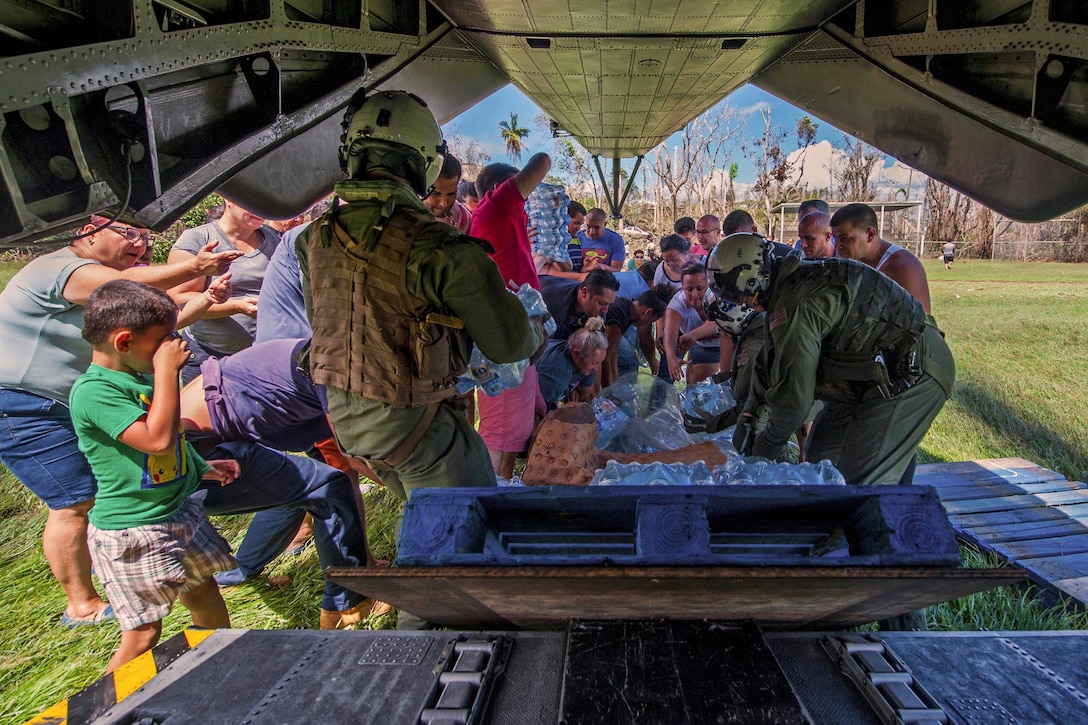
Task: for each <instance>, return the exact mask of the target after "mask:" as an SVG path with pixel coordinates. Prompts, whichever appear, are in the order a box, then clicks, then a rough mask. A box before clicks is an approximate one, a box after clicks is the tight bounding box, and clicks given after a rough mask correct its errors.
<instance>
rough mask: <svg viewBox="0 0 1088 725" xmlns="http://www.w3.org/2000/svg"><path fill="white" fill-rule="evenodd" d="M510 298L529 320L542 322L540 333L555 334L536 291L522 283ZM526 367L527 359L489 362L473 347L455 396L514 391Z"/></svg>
mask: <svg viewBox="0 0 1088 725" xmlns="http://www.w3.org/2000/svg"><path fill="white" fill-rule="evenodd" d="M511 286H513V285H511ZM513 294H515V295H517V298H518V299H519V300H521V304H522V305H523V306H524V307H525V311H526V312H528V313H529V316H530V317H536V316H542V317H544V318H545V319H544V332H545V333H546V334H548V335H551V334H552V333H553V332H555V320H553V319H551V317H548V306H547V305H546V304H544V298H543V297H541V296H540V292H539V291H538V290H535V289H533V288H532V287H530V286H529V284H528V283H526V284H523V285H522V286H521V287H520V288H518V291H517V292H514V293H513ZM527 367H529V360H528V358H526V359H525V360H518V361H517V362H512V363H496V362H492V361H490V360H488V359H487V357H485V356H484V354H483V353H482V352H480V348H478V347H476V345H475V344H473V346H472V355H471V356H470V357H469V362H468V370H467V371H466V372H464V373H462V374H461V376H460V377H458V378H457V392H458V393H460V394H462V395H464V394H465V393H467V392H468V391H470V390H472V389H473V388H479V389H480V390H482V391H484V393H485V394H486V395H490V396H495V395H498V394H499V393H501V392H502V391H503V390H506V389H507V388H516V387H517V386H519V385H521V382H522V380H524V379H525V368H527Z"/></svg>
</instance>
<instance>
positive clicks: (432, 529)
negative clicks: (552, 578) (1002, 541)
mask: <svg viewBox="0 0 1088 725" xmlns="http://www.w3.org/2000/svg"><path fill="white" fill-rule="evenodd" d="M396 563H397V565H398V566H526V565H537V566H601V565H617V566H671V565H675V566H726V565H728V566H745V565H751V566H838V567H844V566H959V564H960V554H959V547H958V546H957V544H956V538H955V533H954V532H953V530H952V526H951V524H950V523H949V522H948V517H947V516H946V515H945V512H944V509H943V508H942V507H941V503H940V500H939V499H938V497H937V495H936V493H935V492H934V490H933V489H932V488H931V487H929V486H851V487H839V486H834V487H832V486H714V487H710V486H670V487H660V486H608V487H604V486H602V487H595V486H594V487H572V486H550V487H532V488H461V489H423V490H417V491H415V492H413V494H412V498H411V500H410V501H409V502H408V504H407V506H406V507H405V510H404V522H403V526H402V528H401V536H400V542H399V545H398V553H397V559H396Z"/></svg>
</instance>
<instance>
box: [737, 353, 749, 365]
mask: <svg viewBox="0 0 1088 725" xmlns="http://www.w3.org/2000/svg"><path fill="white" fill-rule="evenodd" d="M747 362H748V353H746V352H742V353H741V354H740V355H737V367H738V368H742V367H744V366H745V364H746V363H747Z"/></svg>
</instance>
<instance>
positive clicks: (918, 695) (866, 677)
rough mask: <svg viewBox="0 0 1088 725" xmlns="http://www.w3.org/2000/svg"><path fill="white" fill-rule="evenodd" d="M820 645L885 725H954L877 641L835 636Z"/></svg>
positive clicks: (880, 642) (908, 670) (899, 661)
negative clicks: (907, 724) (895, 724)
mask: <svg viewBox="0 0 1088 725" xmlns="http://www.w3.org/2000/svg"><path fill="white" fill-rule="evenodd" d="M822 644H823V646H824V649H826V650H827V653H828V654H829V655H830V656H831V658H832V659H833V660H835V661H836V662H838V664H839V667H840V668H842V671H843V674H845V675H846V676H847V677H849V678H850V680H851V681H853V683H854V685H856V686H857V688H858V689H859V690H860V691H861V694H862V695H863V696H864V697H865V699H866V700H867V701H868V702H869V704H870V705H871V706H872V708H873V710H874V711H876V713H877V714H878V715H879V716H880V719H881V721H882V722H883V723H885V725H893V723H917V724H919V725H920V724H921V723H934V724H936V723H951V722H953V721H952V719H951V718H949V716H948V715H947V714H946V713H945V711H944V710H942V709H941V706H940V704H939V703H938V702H937V700H936V699H935V698H934V697H933V696H932V695H930V694H929V693H928V692H927V691H926V689H925V688H924V687H922V685H921V683H920V682H918V680H917V679H915V677H914V675H913V673H911V671H910V668H909V667H907V665H906V664H904V663H903V661H902V660H901V659H899V657H898V656H897V655H896V654H895V652H893V651H892V649H891V648H890V647H888V645H887V644H886V643H884V642H882V641H881V640H879V639H878V638H875V637H874V638H870V637H866V636H862V635H846V636H834V637H825V638H824V639H823V640H822Z"/></svg>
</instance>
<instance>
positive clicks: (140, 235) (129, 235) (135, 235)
mask: <svg viewBox="0 0 1088 725" xmlns="http://www.w3.org/2000/svg"><path fill="white" fill-rule="evenodd" d="M106 228H107V229H109V230H111V231H114V232H117V233H118V234H120V235H121V236H122V237H124V238H125V239H127V240H129V241H130V242H143V243H144V244H147V240H148V239H149V236H148V234H147V232H145V231H141V230H139V229H137V228H136V227H118V226H113V225H111V226H108V227H106Z"/></svg>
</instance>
